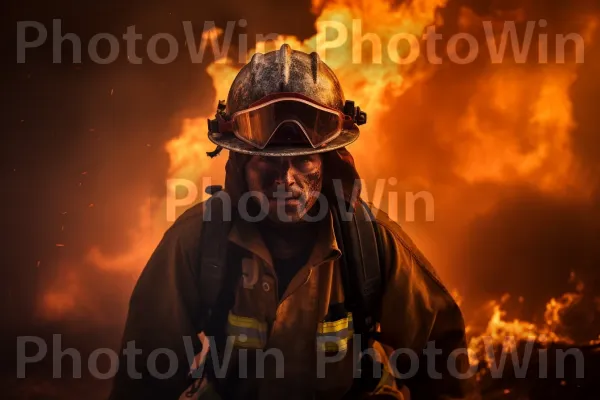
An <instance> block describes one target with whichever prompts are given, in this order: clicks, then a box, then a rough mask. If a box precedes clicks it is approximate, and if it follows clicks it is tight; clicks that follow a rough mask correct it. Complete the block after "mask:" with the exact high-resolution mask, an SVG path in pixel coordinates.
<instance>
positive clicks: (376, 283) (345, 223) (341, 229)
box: [332, 199, 383, 339]
mask: <svg viewBox="0 0 600 400" xmlns="http://www.w3.org/2000/svg"><path fill="white" fill-rule="evenodd" d="M332 215H333V221H334V228H335V233H336V240H337V241H338V246H339V247H340V250H341V251H342V257H341V266H342V268H341V275H342V281H343V285H344V297H345V299H346V301H345V303H346V307H347V308H348V309H349V310H350V311H351V312H352V314H353V316H354V318H353V323H354V330H355V332H356V333H359V334H361V335H362V337H363V338H365V339H367V336H368V335H369V334H371V333H373V332H374V331H375V327H376V323H377V320H378V319H379V308H380V307H379V306H380V302H381V295H382V291H383V284H382V275H383V271H382V268H381V261H380V260H381V244H380V243H381V239H380V237H379V230H378V229H377V226H376V224H377V221H376V220H375V217H374V216H373V214H372V213H371V210H370V208H369V206H368V205H367V204H366V203H365V202H364V201H363V200H362V199H361V200H360V201H359V202H358V204H357V207H356V210H354V212H353V213H341V212H340V210H339V208H337V207H332ZM343 216H344V217H345V218H342V217H343ZM346 216H347V217H346ZM348 217H351V218H348Z"/></svg>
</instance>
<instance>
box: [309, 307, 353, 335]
mask: <svg viewBox="0 0 600 400" xmlns="http://www.w3.org/2000/svg"><path fill="white" fill-rule="evenodd" d="M351 324H352V313H351V312H349V313H348V316H347V317H346V318H342V319H339V320H337V321H332V322H319V325H318V328H317V329H318V332H319V333H335V332H338V331H341V330H342V329H347V328H349V327H350V325H351Z"/></svg>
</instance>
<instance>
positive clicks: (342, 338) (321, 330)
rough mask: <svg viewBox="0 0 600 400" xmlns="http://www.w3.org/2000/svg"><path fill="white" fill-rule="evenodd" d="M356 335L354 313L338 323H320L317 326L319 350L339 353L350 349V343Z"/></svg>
mask: <svg viewBox="0 0 600 400" xmlns="http://www.w3.org/2000/svg"><path fill="white" fill-rule="evenodd" d="M353 334H354V327H353V324H352V313H350V312H348V314H347V317H346V318H342V319H339V320H337V321H325V322H319V324H318V326H317V350H319V351H324V352H338V351H345V350H347V349H348V341H349V340H350V338H351V337H352V335H353Z"/></svg>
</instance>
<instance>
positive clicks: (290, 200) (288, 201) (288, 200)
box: [267, 195, 302, 206]
mask: <svg viewBox="0 0 600 400" xmlns="http://www.w3.org/2000/svg"><path fill="white" fill-rule="evenodd" d="M301 197H302V195H291V196H289V197H282V196H280V197H275V196H269V197H267V199H268V200H269V203H270V204H273V205H276V204H284V205H286V206H298V205H300V201H301Z"/></svg>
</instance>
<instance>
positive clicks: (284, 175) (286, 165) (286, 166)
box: [275, 158, 295, 187]
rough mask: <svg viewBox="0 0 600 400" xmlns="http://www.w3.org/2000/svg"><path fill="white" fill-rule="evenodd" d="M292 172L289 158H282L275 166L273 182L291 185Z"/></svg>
mask: <svg viewBox="0 0 600 400" xmlns="http://www.w3.org/2000/svg"><path fill="white" fill-rule="evenodd" d="M294 182H295V181H294V174H293V171H292V163H291V161H290V160H289V159H286V158H283V159H282V160H281V161H280V162H279V164H278V168H277V175H276V177H275V184H277V185H285V186H286V187H287V186H291V185H293V184H294Z"/></svg>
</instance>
